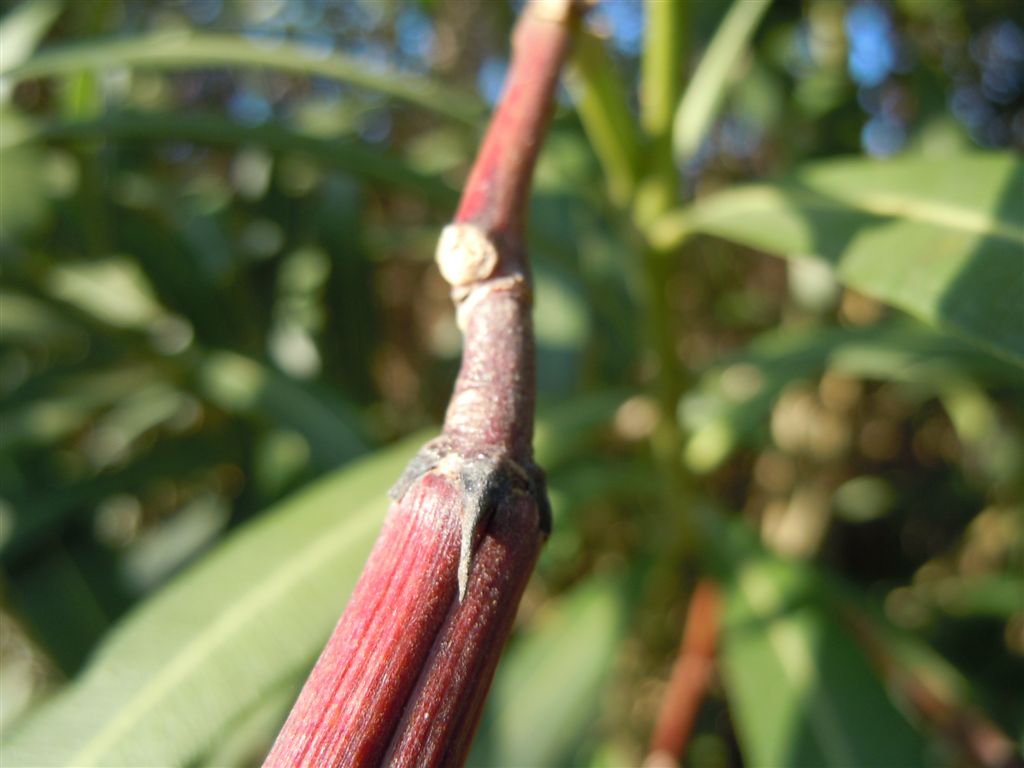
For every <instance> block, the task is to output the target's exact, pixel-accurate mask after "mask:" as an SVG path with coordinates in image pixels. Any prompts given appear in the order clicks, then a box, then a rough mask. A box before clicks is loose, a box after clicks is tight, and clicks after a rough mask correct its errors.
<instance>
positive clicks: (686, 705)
mask: <svg viewBox="0 0 1024 768" xmlns="http://www.w3.org/2000/svg"><path fill="white" fill-rule="evenodd" d="M720 613H721V600H720V598H719V595H718V588H717V587H716V586H715V585H714V584H713V583H712V582H711V581H708V580H707V579H704V580H702V581H699V582H697V586H696V587H695V588H694V590H693V595H692V596H691V597H690V607H689V609H688V610H687V612H686V624H685V626H684V627H683V638H682V641H681V642H680V645H679V655H678V656H677V657H676V661H675V664H674V665H673V666H672V676H671V677H670V678H669V683H668V687H667V688H666V689H665V695H664V697H663V698H662V702H661V712H660V713H659V714H658V721H657V724H656V725H655V726H654V731H653V733H652V735H651V746H650V748H649V750H648V756H647V760H646V761H645V764H646V765H651V766H653V765H658V766H664V765H674V764H676V762H677V760H678V759H679V758H681V757H682V756H683V750H685V749H686V742H687V741H688V740H689V738H690V733H691V732H692V731H693V724H694V722H695V721H696V719H697V712H698V711H699V710H700V704H701V701H702V700H703V698H704V694H705V693H706V692H707V688H708V683H709V682H710V681H711V673H712V668H713V665H714V656H715V652H716V650H717V647H718V632H719V624H720V621H721V619H720Z"/></svg>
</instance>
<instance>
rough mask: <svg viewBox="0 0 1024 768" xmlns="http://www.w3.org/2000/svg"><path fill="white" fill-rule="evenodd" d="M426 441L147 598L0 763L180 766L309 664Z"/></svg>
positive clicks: (322, 487)
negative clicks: (394, 487)
mask: <svg viewBox="0 0 1024 768" xmlns="http://www.w3.org/2000/svg"><path fill="white" fill-rule="evenodd" d="M421 442H422V436H418V437H416V438H414V439H412V440H410V441H407V442H404V443H402V444H401V445H400V446H397V447H395V448H393V449H390V450H388V451H384V452H382V453H380V454H377V455H376V456H374V457H373V458H370V459H368V460H365V461H361V462H359V463H357V464H354V465H352V466H351V467H349V468H347V469H346V470H344V471H342V472H340V473H338V474H336V475H333V476H331V477H330V478H329V479H328V480H326V481H324V482H322V483H319V484H317V485H316V486H314V487H313V488H312V489H311V490H309V491H306V492H304V493H302V494H301V495H299V496H297V497H296V498H294V499H292V500H290V501H288V502H286V503H284V504H282V505H280V506H279V507H277V508H275V509H273V510H270V511H268V512H267V513H266V514H265V515H264V516H263V517H262V518H261V519H260V520H259V521H258V522H256V523H255V524H253V525H251V526H250V527H249V528H248V529H246V530H244V531H243V532H241V533H240V534H238V535H237V536H235V537H234V538H232V539H231V540H230V541H229V542H228V543H227V544H226V545H224V546H223V547H222V548H221V549H219V550H218V551H217V552H215V553H214V554H213V555H211V556H210V557H208V558H207V559H205V560H204V561H203V562H202V563H200V564H199V565H198V566H197V567H196V568H193V569H192V570H190V571H189V572H188V573H187V574H186V575H185V576H184V577H183V578H181V579H179V580H177V581H176V582H174V583H173V584H172V585H171V586H170V587H169V588H168V589H166V590H164V591H163V592H161V593H160V594H158V595H157V596H156V597H155V598H153V599H152V600H150V601H149V602H147V603H146V604H145V605H144V606H143V607H142V608H141V609H140V610H139V611H138V612H137V613H135V614H134V615H133V616H131V617H130V618H129V619H128V620H127V621H126V622H125V623H124V624H122V625H121V626H120V627H119V628H118V629H117V630H115V632H114V633H113V635H111V637H110V639H109V640H108V641H107V642H106V643H105V644H104V645H103V647H102V648H101V650H100V651H99V653H98V654H97V655H96V657H95V658H94V659H93V661H92V663H91V664H90V666H89V667H88V668H87V669H86V671H85V672H84V674H83V675H82V677H81V678H80V679H79V680H78V681H77V682H76V683H74V684H73V685H72V686H71V687H70V688H69V689H68V690H67V691H66V692H64V693H62V694H60V695H59V696H58V698H57V699H56V700H55V701H54V702H52V704H50V705H48V706H47V707H46V708H45V709H44V710H42V711H41V712H40V713H38V714H37V715H35V716H33V717H32V718H31V719H30V720H29V722H28V723H26V724H25V726H24V727H23V728H22V729H20V730H19V731H17V732H16V733H15V734H14V737H13V738H12V739H10V741H8V742H7V743H5V744H4V746H3V755H4V763H5V764H9V765H37V766H38V765H66V766H89V765H93V766H116V765H183V764H186V763H188V762H190V761H192V760H194V759H196V758H197V757H198V756H200V755H201V754H203V753H205V752H206V750H207V749H209V748H210V747H212V746H213V744H214V743H215V742H216V740H217V739H218V738H219V737H220V736H221V735H222V734H223V732H224V729H225V728H226V727H227V726H228V725H229V724H231V723H232V722H234V721H235V720H236V719H237V718H238V717H240V716H242V715H243V714H244V713H246V712H248V711H249V710H250V709H251V708H252V707H253V705H254V704H256V703H257V702H259V701H260V700H261V699H262V697H264V696H265V695H266V694H268V692H270V691H272V690H274V689H275V688H277V687H279V686H280V684H281V680H282V679H284V678H286V677H288V676H289V675H293V676H295V677H298V676H300V675H301V674H302V673H303V672H304V671H305V669H306V668H307V667H308V665H309V664H310V662H311V661H312V659H313V657H314V656H315V654H316V652H317V650H318V649H319V647H320V645H321V644H322V642H323V638H324V637H325V636H326V635H327V633H328V632H329V631H330V628H331V626H332V625H333V623H334V622H335V620H336V619H337V617H338V615H339V614H340V613H341V609H342V607H343V605H344V602H345V599H346V596H347V594H348V592H349V590H350V589H351V587H352V585H353V584H354V583H355V580H356V577H357V576H358V574H359V571H360V569H361V568H362V565H363V560H364V559H365V557H366V553H367V552H368V551H369V549H370V546H371V545H372V543H373V540H374V537H375V536H376V534H377V529H378V528H379V527H380V523H381V520H382V519H383V515H384V512H385V510H386V507H387V497H386V492H387V488H388V486H389V485H390V484H391V482H392V481H393V480H394V478H395V477H397V476H398V474H399V473H400V472H401V469H402V467H403V466H404V464H405V462H406V461H407V460H408V459H409V457H410V456H411V455H412V454H413V453H414V451H415V449H416V448H417V447H418V446H419V444H420V443H421ZM56 734H59V738H57V737H56V736H55V735H56Z"/></svg>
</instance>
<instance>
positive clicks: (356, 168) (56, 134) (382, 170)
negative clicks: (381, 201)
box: [0, 112, 457, 205]
mask: <svg viewBox="0 0 1024 768" xmlns="http://www.w3.org/2000/svg"><path fill="white" fill-rule="evenodd" d="M92 138H98V139H144V140H152V141H157V140H159V141H167V140H185V141H196V142H200V143H204V144H213V145H221V146H231V147H237V146H243V145H252V144H255V145H258V146H263V147H266V148H267V149H269V150H272V151H274V152H294V153H297V154H301V155H307V156H309V157H311V158H313V159H314V160H317V161H320V162H322V163H324V164H325V165H327V166H329V167H332V168H338V169H340V170H343V171H345V172H347V173H351V174H353V175H354V176H358V177H360V178H365V179H368V180H370V181H373V182H378V183H381V184H386V185H388V186H394V187H397V188H399V189H404V190H408V191H410V192H413V193H415V194H417V195H421V196H423V197H425V198H428V199H432V200H435V201H436V202H438V203H440V204H443V205H450V204H453V203H454V201H455V199H456V196H457V193H456V192H455V190H454V189H452V188H451V187H450V186H449V185H448V184H446V183H445V182H444V181H442V180H441V179H440V178H439V177H436V176H431V175H427V174H423V173H420V172H418V171H416V170H414V169H413V168H412V167H411V166H410V165H409V164H408V163H406V162H405V161H404V160H403V159H402V158H400V157H398V156H396V155H394V154H391V153H388V152H384V151H381V150H376V149H373V148H371V147H369V146H367V145H366V144H365V143H364V142H360V141H357V140H354V139H351V138H345V137H342V138H330V139H327V138H324V137H321V136H315V135H312V134H308V133H304V132H302V131H301V130H299V129H297V128H290V127H288V126H285V125H283V124H280V123H266V124H264V125H255V126H252V125H250V126H246V125H242V124H240V123H237V122H234V121H232V120H229V119H227V118H223V117H219V116H217V115H212V114H182V113H178V112H167V113H165V112H148V113H130V112H122V113H113V114H109V115H105V116H103V117H101V118H97V119H95V120H85V121H65V122H60V121H58V122H51V123H48V124H44V125H39V126H36V128H35V130H31V129H29V130H21V131H18V132H16V133H13V132H12V134H11V135H10V136H8V135H7V134H5V135H4V137H3V139H0V151H3V153H4V155H3V157H4V162H5V163H6V162H7V153H8V152H9V151H13V150H16V149H18V148H20V147H21V146H23V145H24V144H25V143H26V142H29V141H32V140H39V139H92Z"/></svg>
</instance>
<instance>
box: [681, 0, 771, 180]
mask: <svg viewBox="0 0 1024 768" xmlns="http://www.w3.org/2000/svg"><path fill="white" fill-rule="evenodd" d="M770 5H771V0H733V3H732V5H731V6H730V7H729V12H728V13H727V14H726V15H725V18H724V19H722V23H721V25H720V26H719V27H718V30H717V31H716V32H715V36H714V38H712V40H711V44H710V45H709V46H708V49H707V51H706V52H705V53H704V57H703V58H702V59H701V62H700V65H699V66H698V67H697V70H696V71H695V72H694V73H693V77H692V78H691V79H690V84H689V85H688V86H687V87H686V91H685V92H684V93H683V98H682V99H681V100H680V101H679V106H678V107H677V108H676V112H675V117H674V119H673V122H672V143H673V147H672V148H673V151H674V154H675V157H676V161H677V162H679V163H685V162H687V161H689V160H690V158H692V157H693V155H694V154H695V153H696V151H697V149H698V148H699V147H700V143H701V142H702V141H703V140H704V136H705V135H706V134H707V132H708V129H709V128H710V127H711V124H712V122H714V119H715V117H716V116H717V115H718V112H719V110H720V109H721V106H722V102H723V101H724V100H725V94H726V91H727V89H728V86H729V83H730V82H731V81H732V80H733V79H734V77H735V76H736V74H737V71H736V64H737V62H738V61H739V59H740V57H741V56H742V55H743V54H744V53H745V51H746V49H747V46H748V45H750V40H751V38H752V37H753V36H754V32H755V31H756V30H757V25H758V24H759V23H760V21H761V19H762V18H763V17H764V14H765V11H767V10H768V7H769V6H770Z"/></svg>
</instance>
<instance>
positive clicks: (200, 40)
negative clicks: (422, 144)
mask: <svg viewBox="0 0 1024 768" xmlns="http://www.w3.org/2000/svg"><path fill="white" fill-rule="evenodd" d="M326 53H327V51H324V50H320V49H316V48H313V47H310V46H303V45H296V44H293V43H284V42H280V41H271V42H269V43H267V44H263V45H260V44H257V43H255V42H253V41H252V40H248V39H246V38H244V37H241V36H239V35H220V34H211V33H200V32H193V31H186V32H182V31H175V32H157V33H153V34H149V35H141V36H138V37H133V38H125V39H99V40H89V41H86V42H79V43H73V44H68V45H64V46H60V47H55V48H50V49H44V50H43V51H40V52H39V53H38V54H36V55H35V56H33V57H31V58H30V59H28V60H27V61H25V62H24V63H23V64H20V65H19V66H14V67H9V68H8V67H5V68H4V69H3V70H2V71H0V76H2V77H3V78H4V80H5V81H9V82H10V81H13V82H18V81H21V80H25V79H28V78H32V77H50V76H54V75H65V74H70V73H75V72H81V71H83V70H94V69H107V68H113V67H138V68H146V69H160V70H171V71H174V70H188V69H200V68H203V67H211V66H225V67H236V68H247V69H276V70H280V71H284V72H289V73H291V74H296V75H306V76H316V77H323V78H326V79H329V80H335V81H339V82H343V83H348V84H351V85H356V86H359V87H362V88H366V89H368V90H374V91H378V92H380V93H383V94H386V95H388V96H391V97H393V98H396V99H399V100H402V101H405V102H407V103H409V104H413V105H415V106H417V107H420V108H422V109H427V110H430V111H432V112H435V113H438V114H441V115H444V116H446V117H449V118H452V119H455V120H458V121H459V122H464V123H467V124H470V125H472V124H474V123H475V122H476V121H477V119H478V118H479V117H480V114H481V111H482V107H481V105H480V104H479V103H478V102H477V101H476V100H475V99H471V98H470V97H469V96H467V94H465V93H462V92H460V91H456V90H453V89H451V88H448V87H445V86H442V85H441V84H439V83H436V82H434V81H432V80H429V79H428V78H424V77H416V76H413V75H410V74H408V73H404V72H403V73H397V72H380V71H377V70H375V69H373V68H370V67H368V66H366V65H365V64H363V63H362V62H360V61H358V60H356V59H353V58H349V57H347V56H343V55H341V54H339V53H338V52H331V53H330V55H329V56H327V55H325V54H326Z"/></svg>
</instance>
